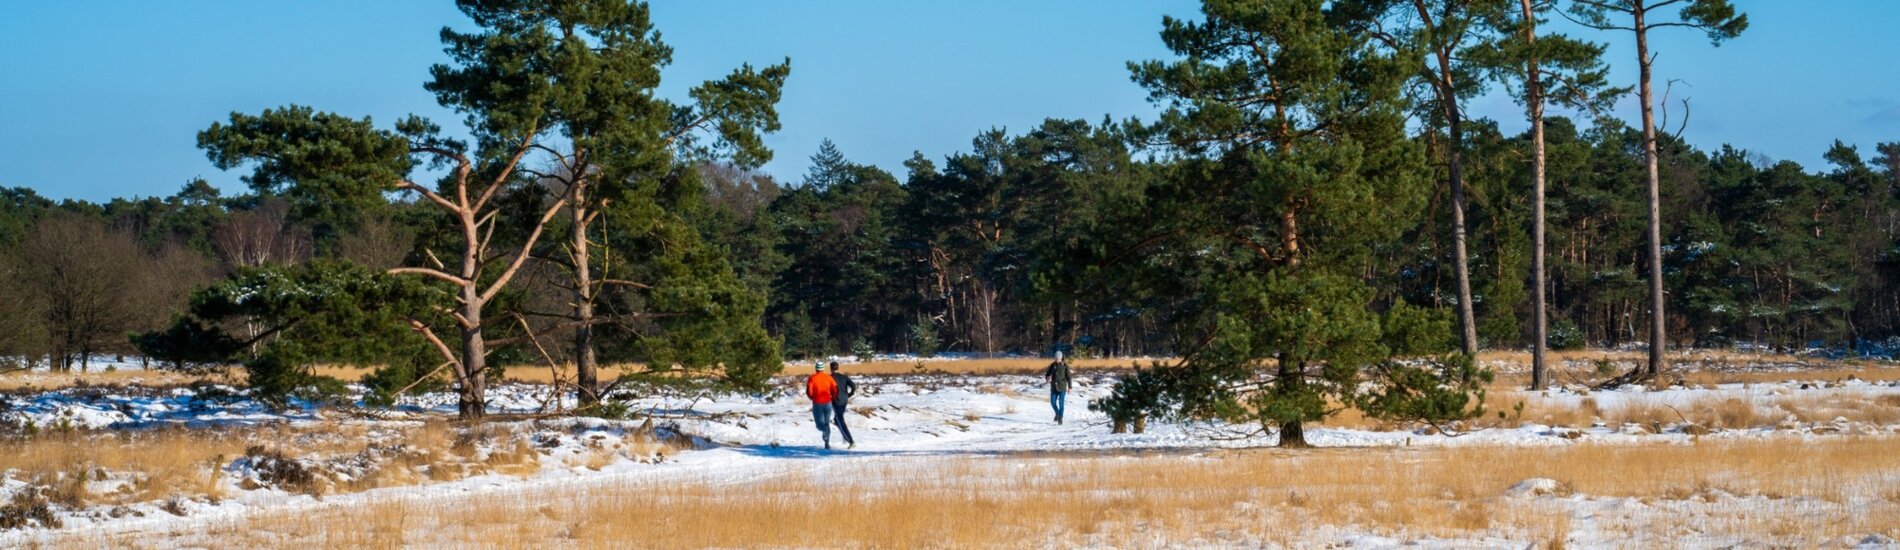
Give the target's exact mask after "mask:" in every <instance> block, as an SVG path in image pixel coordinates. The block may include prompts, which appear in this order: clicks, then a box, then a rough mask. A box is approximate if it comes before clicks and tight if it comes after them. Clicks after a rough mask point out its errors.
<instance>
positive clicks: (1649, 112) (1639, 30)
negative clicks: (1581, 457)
mask: <svg viewBox="0 0 1900 550" xmlns="http://www.w3.org/2000/svg"><path fill="white" fill-rule="evenodd" d="M1634 7H1635V16H1636V24H1635V26H1634V27H1635V29H1636V57H1637V61H1638V62H1639V63H1640V64H1641V73H1642V74H1641V75H1640V82H1639V88H1638V90H1639V93H1641V94H1642V97H1641V98H1640V99H1641V101H1642V102H1643V106H1642V107H1643V157H1644V158H1643V163H1644V164H1645V169H1646V171H1647V173H1648V174H1647V175H1648V180H1647V181H1646V185H1645V186H1644V187H1645V192H1646V193H1647V195H1648V199H1649V251H1648V252H1649V365H1648V368H1647V369H1646V370H1645V371H1644V375H1645V377H1647V378H1651V379H1654V378H1655V377H1656V376H1657V375H1659V374H1661V373H1662V369H1663V367H1664V365H1663V351H1664V349H1665V348H1667V347H1668V345H1669V343H1668V340H1667V339H1666V334H1665V333H1664V330H1665V328H1664V327H1663V280H1662V193H1661V187H1662V178H1661V177H1660V176H1659V175H1658V170H1659V168H1658V166H1657V164H1658V163H1659V159H1658V158H1657V155H1656V115H1655V108H1654V105H1652V103H1651V100H1652V94H1651V92H1650V85H1649V82H1650V67H1649V62H1650V58H1649V32H1648V31H1649V29H1648V27H1647V26H1646V23H1644V21H1643V12H1644V10H1645V9H1646V8H1645V6H1644V5H1643V3H1642V2H1636V3H1635V4H1634Z"/></svg>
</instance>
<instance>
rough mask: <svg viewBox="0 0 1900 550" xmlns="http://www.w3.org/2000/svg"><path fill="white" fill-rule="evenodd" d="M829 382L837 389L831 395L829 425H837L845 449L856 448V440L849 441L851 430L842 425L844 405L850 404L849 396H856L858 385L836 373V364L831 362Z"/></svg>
mask: <svg viewBox="0 0 1900 550" xmlns="http://www.w3.org/2000/svg"><path fill="white" fill-rule="evenodd" d="M831 380H832V384H834V387H836V388H837V389H835V390H833V391H832V393H831V421H832V422H831V423H833V424H837V425H838V433H840V434H844V445H845V448H846V449H856V448H858V442H857V440H854V439H851V428H847V427H845V425H844V413H845V410H846V405H849V404H851V396H854V395H857V394H858V384H857V383H856V382H852V381H851V377H849V376H845V375H844V373H842V372H838V362H837V361H832V362H831Z"/></svg>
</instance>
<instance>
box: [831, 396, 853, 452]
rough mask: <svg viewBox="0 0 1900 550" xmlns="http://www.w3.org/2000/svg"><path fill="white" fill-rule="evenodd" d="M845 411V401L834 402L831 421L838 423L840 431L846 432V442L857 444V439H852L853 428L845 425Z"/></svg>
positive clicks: (847, 443) (841, 432)
mask: <svg viewBox="0 0 1900 550" xmlns="http://www.w3.org/2000/svg"><path fill="white" fill-rule="evenodd" d="M844 413H845V406H844V404H843V403H833V404H832V406H831V414H832V419H831V423H832V424H837V425H838V433H840V434H844V444H846V445H855V444H857V441H855V440H853V439H851V428H847V427H845V425H844Z"/></svg>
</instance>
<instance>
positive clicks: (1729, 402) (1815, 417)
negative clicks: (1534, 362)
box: [1325, 389, 1900, 431]
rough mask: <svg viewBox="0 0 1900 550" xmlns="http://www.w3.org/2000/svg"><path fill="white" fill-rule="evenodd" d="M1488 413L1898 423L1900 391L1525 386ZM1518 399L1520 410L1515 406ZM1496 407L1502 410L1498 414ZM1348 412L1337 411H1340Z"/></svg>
mask: <svg viewBox="0 0 1900 550" xmlns="http://www.w3.org/2000/svg"><path fill="white" fill-rule="evenodd" d="M1485 400H1486V404H1485V408H1486V409H1487V410H1489V411H1493V413H1492V416H1488V417H1485V418H1481V419H1479V421H1478V422H1477V424H1478V425H1479V426H1483V427H1500V428H1516V427H1518V426H1522V425H1524V423H1536V424H1542V425H1546V426H1556V427H1568V428H1587V427H1590V426H1593V425H1595V424H1596V423H1598V422H1601V423H1603V424H1605V425H1608V426H1621V425H1623V424H1635V425H1639V426H1644V427H1647V428H1650V429H1651V430H1652V431H1655V430H1658V429H1660V428H1661V427H1664V426H1671V425H1677V424H1682V423H1691V424H1696V425H1698V426H1701V427H1704V428H1710V429H1749V428H1775V427H1780V426H1781V425H1782V423H1783V422H1785V421H1790V420H1792V421H1795V422H1797V423H1806V424H1815V423H1826V422H1832V421H1835V420H1845V421H1847V422H1855V423H1862V424H1867V425H1872V426H1893V425H1895V424H1900V396H1895V395H1891V394H1889V395H1882V396H1878V397H1874V398H1868V397H1866V396H1864V395H1857V394H1840V393H1834V394H1814V393H1806V392H1799V391H1787V390H1785V389H1782V390H1776V391H1774V392H1763V393H1760V394H1752V395H1751V394H1744V395H1741V396H1737V395H1732V394H1730V395H1707V396H1703V397H1696V398H1693V399H1688V400H1686V401H1676V402H1672V403H1668V404H1665V403H1664V402H1662V401H1660V400H1652V399H1651V398H1649V397H1646V396H1644V395H1642V394H1638V395H1634V396H1627V398H1626V399H1623V400H1622V402H1621V404H1619V405H1616V406H1601V405H1598V403H1597V400H1596V399H1595V398H1594V397H1591V396H1584V397H1583V398H1581V399H1579V400H1576V401H1574V402H1573V401H1571V400H1567V399H1557V398H1550V397H1546V396H1544V395H1541V394H1533V393H1528V392H1492V393H1489V394H1487V395H1486V396H1485ZM1520 403H1521V404H1523V410H1522V411H1521V412H1520V411H1518V410H1517V409H1516V407H1517V406H1518V405H1519V404H1520ZM1496 412H1503V413H1504V417H1502V418H1499V417H1497V416H1496ZM1346 416H1347V415H1346V414H1344V413H1342V414H1341V415H1340V417H1342V418H1344V417H1346ZM1325 425H1327V426H1335V427H1353V428H1366V427H1380V426H1384V425H1383V424H1376V423H1373V422H1371V421H1365V420H1360V421H1353V420H1350V419H1348V420H1344V421H1340V420H1331V419H1329V420H1328V421H1327V422H1326V423H1325Z"/></svg>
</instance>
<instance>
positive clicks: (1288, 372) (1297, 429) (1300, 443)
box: [1273, 356, 1312, 448]
mask: <svg viewBox="0 0 1900 550" xmlns="http://www.w3.org/2000/svg"><path fill="white" fill-rule="evenodd" d="M1301 367H1302V365H1300V364H1298V363H1297V362H1295V361H1290V360H1288V359H1287V358H1286V357H1284V356H1282V357H1281V358H1280V366H1279V372H1277V373H1275V375H1274V378H1275V379H1274V381H1273V391H1274V392H1275V393H1278V394H1280V395H1283V396H1285V395H1294V394H1296V393H1299V392H1300V391H1301V390H1302V389H1304V386H1305V385H1306V381H1305V380H1304V379H1302V378H1301V376H1303V375H1304V374H1305V373H1304V372H1303V371H1304V370H1305V369H1303V368H1301ZM1280 446H1281V447H1289V448H1306V447H1311V446H1312V445H1310V444H1308V443H1307V442H1306V430H1305V429H1304V428H1303V427H1302V426H1301V423H1300V421H1298V420H1294V421H1291V422H1282V423H1280Z"/></svg>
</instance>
